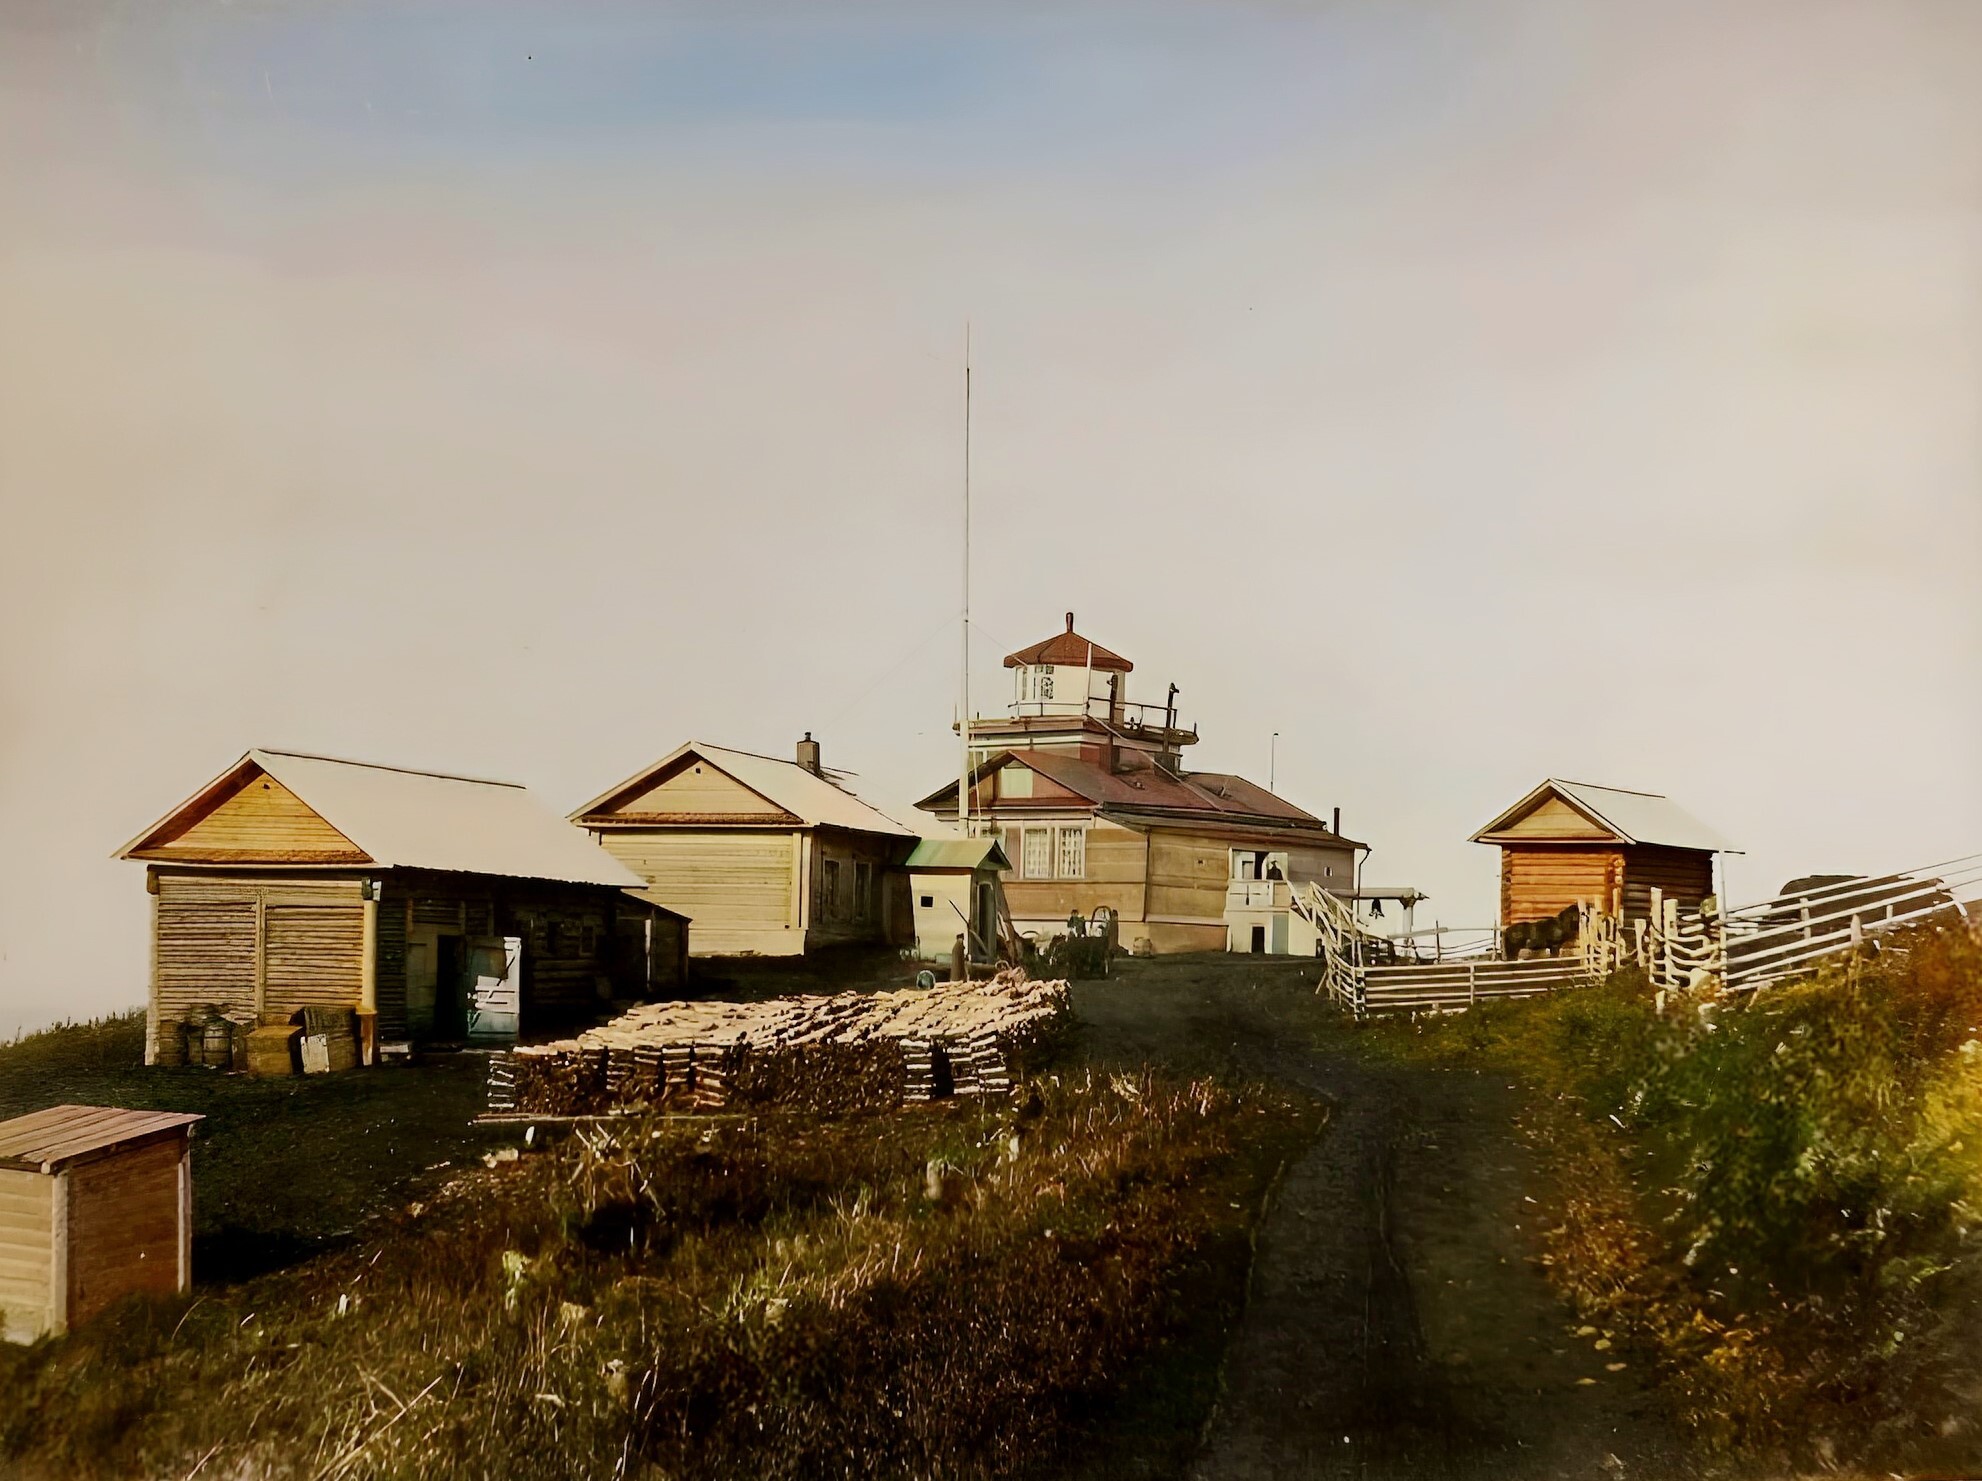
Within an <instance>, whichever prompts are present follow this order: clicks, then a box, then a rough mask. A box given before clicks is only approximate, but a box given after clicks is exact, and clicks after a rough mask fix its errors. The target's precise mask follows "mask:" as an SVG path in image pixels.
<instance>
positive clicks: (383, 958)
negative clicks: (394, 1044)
mask: <svg viewBox="0 0 1982 1481" xmlns="http://www.w3.org/2000/svg"><path fill="white" fill-rule="evenodd" d="M390 877H391V876H389V875H388V876H387V878H388V879H389V878H390ZM408 914H409V912H408V910H407V908H406V907H405V906H404V905H403V904H400V903H398V902H392V903H388V902H387V901H385V900H383V899H381V900H380V901H379V907H378V924H377V927H376V935H375V936H374V937H373V948H372V949H373V953H374V961H375V962H376V964H377V965H376V967H375V968H374V976H373V984H374V988H373V990H374V991H375V992H376V993H377V995H378V1015H379V1027H378V1031H379V1037H380V1038H382V1039H404V1038H406V1037H407V1035H408V1026H407V1022H406V917H407V915H408Z"/></svg>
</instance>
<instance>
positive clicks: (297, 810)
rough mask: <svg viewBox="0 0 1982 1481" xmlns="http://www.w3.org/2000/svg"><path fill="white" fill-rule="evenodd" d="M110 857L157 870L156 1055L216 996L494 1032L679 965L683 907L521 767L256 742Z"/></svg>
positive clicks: (282, 1017) (508, 1033)
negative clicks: (512, 774)
mask: <svg viewBox="0 0 1982 1481" xmlns="http://www.w3.org/2000/svg"><path fill="white" fill-rule="evenodd" d="M118 857H120V858H125V859H135V860H140V861H142V862H144V863H145V864H146V865H147V866H148V868H147V870H146V887H147V889H148V890H149V891H150V894H151V897H152V906H153V908H152V963H151V966H152V971H151V978H152V987H151V1005H150V1006H151V1015H150V1023H149V1032H148V1036H147V1041H146V1053H147V1058H148V1062H150V1063H160V1062H164V1063H172V1062H174V1060H175V1053H174V1051H175V1049H176V1047H177V1045H178V1043H179V1039H178V1025H180V1024H181V1023H184V1022H196V1021H200V1020H201V1019H203V1018H205V1017H207V1016H208V1015H209V1014H210V1013H218V1014H220V1015H222V1016H223V1017H225V1018H227V1019H229V1020H232V1021H233V1022H234V1023H236V1024H237V1025H239V1026H241V1027H242V1028H252V1027H253V1026H254V1025H256V1024H262V1025H282V1024H289V1023H292V1022H296V1021H298V1020H300V1019H301V1017H302V1016H303V1014H304V1012H305V1010H308V1009H317V1010H319V1011H320V1012H323V1011H335V1010H340V1009H341V1010H347V1011H349V1012H350V1013H352V1014H354V1015H356V1019H357V1022H358V1024H359V1025H360V1034H361V1037H362V1038H364V1039H365V1040H367V1041H368V1042H370V1041H371V1040H373V1039H374V1037H376V1038H378V1039H384V1040H387V1041H391V1040H405V1039H412V1040H428V1041H455V1042H459V1041H460V1040H462V1039H464V1038H467V1039H485V1040H491V1041H499V1040H505V1039H513V1038H515V1037H517V1035H518V1033H519V1032H535V1031H537V1030H539V1029H546V1028H552V1027H561V1026H564V1025H566V1024H570V1023H579V1022H589V1021H590V1020H591V1019H592V1018H594V1017H595V1016H596V1015H597V1014H598V1013H599V1011H600V1010H601V1009H602V1008H603V1007H605V1006H607V1005H608V1004H610V1003H611V1002H613V1001H615V1000H624V1001H630V1000H636V999H639V998H642V997H651V996H656V995H661V994H663V993H678V992H679V990H680V987H681V982H682V979H683V977H684V975H685V972H686V961H685V944H686V940H687V921H686V919H685V918H684V917H682V916H680V915H679V914H677V913H675V912H672V911H669V910H666V909H665V908H663V907H660V906H658V905H656V904H654V903H653V902H651V901H647V900H643V899H641V898H639V897H638V896H637V895H635V894H633V893H632V891H633V890H635V889H637V888H638V887H639V886H641V885H643V884H645V883H646V881H644V880H643V879H642V878H641V877H640V876H639V875H637V874H635V873H633V872H632V871H631V870H629V869H627V868H625V867H624V866H623V865H621V864H619V863H618V862H617V861H616V860H614V859H613V858H612V856H611V855H609V854H607V853H606V852H605V850H603V849H601V848H599V847H598V846H597V845H596V844H595V843H593V842H592V841H591V840H590V839H589V838H587V837H586V836H585V834H584V833H583V832H582V831H580V830H579V829H577V828H574V827H572V826H571V825H570V824H569V823H567V822H565V821H564V820H563V819H562V818H560V817H559V816H558V815H557V814H556V813H555V812H553V811H552V810H551V809H549V808H547V807H545V806H544V805H542V804H541V803H539V802H538V801H537V800H536V799H535V798H533V797H532V796H531V795H530V794H529V792H528V791H526V790H525V789H524V788H522V787H519V786H516V785H514V784H513V783H508V782H491V781H482V780H478V779H476V778H472V777H460V776H449V775H446V774H443V773H439V772H426V771H413V770H409V769H407V768H403V767H394V766H378V765H373V764H370V763H367V762H359V761H343V760H337V759H334V758H331V757H326V756H309V755H303V754H300V753H298V752H293V751H273V750H256V751H250V752H248V753H247V754H246V755H245V756H243V757H242V758H241V759H240V761H238V762H237V763H235V765H233V766H231V767H229V768H228V769H227V770H226V771H224V772H222V773H221V774H220V775H219V776H218V777H216V778H215V779H214V780H213V781H211V782H209V783H208V784H207V785H206V786H205V787H203V788H201V789H200V791H198V792H196V793H195V794H194V795H193V796H192V797H191V798H189V799H187V800H186V801H185V802H183V803H181V804H180V805H179V806H178V807H176V808H174V809H173V810H172V811H171V812H170V813H168V814H166V816H165V817H163V818H161V819H160V820H159V821H158V822H156V823H154V824H153V825H152V826H151V827H150V828H147V829H146V830H145V831H144V832H143V833H141V834H140V835H139V836H138V837H137V838H135V839H133V840H132V841H131V842H130V843H129V844H127V845H126V846H125V847H124V848H123V849H121V850H120V851H119V854H118Z"/></svg>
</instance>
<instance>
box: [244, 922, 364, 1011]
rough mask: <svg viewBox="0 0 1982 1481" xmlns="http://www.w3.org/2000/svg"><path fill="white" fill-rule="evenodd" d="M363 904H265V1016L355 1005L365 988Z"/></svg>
mask: <svg viewBox="0 0 1982 1481" xmlns="http://www.w3.org/2000/svg"><path fill="white" fill-rule="evenodd" d="M364 930H365V922H364V906H363V905H362V904H361V903H358V902H353V903H351V904H348V905H345V904H339V905H278V904H267V905H264V906H263V907H262V960H263V972H264V974H265V980H264V985H263V989H262V1019H263V1021H264V1022H269V1023H286V1022H288V1021H289V1020H290V1019H291V1018H293V1017H294V1016H295V1014H296V1013H297V1011H298V1010H300V1009H302V1008H306V1007H307V1008H346V1007H348V1008H356V1007H357V1006H358V1001H359V998H360V996H361V994H362V992H363V983H362V981H361V978H362V976H363V968H362V962H363V954H364Z"/></svg>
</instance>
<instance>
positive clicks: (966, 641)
mask: <svg viewBox="0 0 1982 1481" xmlns="http://www.w3.org/2000/svg"><path fill="white" fill-rule="evenodd" d="M962 657H963V667H962V675H961V678H962V692H961V696H960V698H959V699H958V701H957V739H958V740H959V741H960V742H962V746H963V759H962V763H961V769H960V770H959V771H958V773H957V826H958V827H959V828H960V829H961V830H962V832H963V836H964V837H966V838H968V837H970V771H971V767H970V321H969V320H967V319H966V320H965V321H964V326H963V655H962Z"/></svg>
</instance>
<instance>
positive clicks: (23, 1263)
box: [0, 1106, 203, 1342]
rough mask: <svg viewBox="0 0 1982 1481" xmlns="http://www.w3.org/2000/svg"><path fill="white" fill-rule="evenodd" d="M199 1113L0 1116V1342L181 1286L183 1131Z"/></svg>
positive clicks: (77, 1109) (186, 1255) (187, 1146)
mask: <svg viewBox="0 0 1982 1481" xmlns="http://www.w3.org/2000/svg"><path fill="white" fill-rule="evenodd" d="M201 1119H203V1118H201V1117H199V1116H189V1115H183V1114H178V1113H175V1112H169V1111H126V1110H119V1109H117V1108H115V1107H110V1106H52V1107H50V1108H49V1109H48V1110H45V1111H37V1112H35V1113H34V1114H33V1115H30V1116H17V1117H15V1118H14V1119H13V1120H11V1121H0V1341H7V1342H33V1341H34V1340H35V1339H37V1338H39V1337H42V1336H47V1335H59V1334H61V1333H63V1332H66V1331H67V1330H68V1329H69V1328H70V1327H72V1326H77V1325H79V1324H81V1323H83V1322H86V1321H88V1320H89V1319H90V1318H91V1317H93V1316H95V1315H96V1314H97V1313H99V1312H101V1311H103V1310H105V1309H107V1308H108V1307H110V1306H112V1305H115V1304H116V1303H117V1302H118V1301H121V1300H123V1299H124V1298H125V1297H126V1296H134V1295H152V1296H169V1295H172V1294H173V1293H174V1292H176V1291H183V1290H185V1289H186V1288H187V1287H188V1286H189V1285H190V1284H191V1283H192V1207H193V1176H192V1131H193V1123H194V1122H196V1121H199V1120H201Z"/></svg>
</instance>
